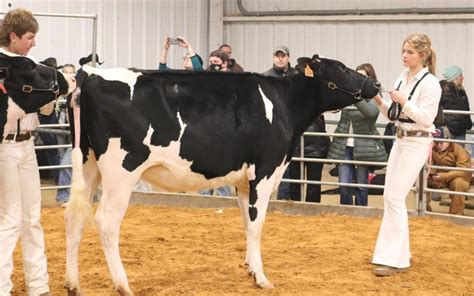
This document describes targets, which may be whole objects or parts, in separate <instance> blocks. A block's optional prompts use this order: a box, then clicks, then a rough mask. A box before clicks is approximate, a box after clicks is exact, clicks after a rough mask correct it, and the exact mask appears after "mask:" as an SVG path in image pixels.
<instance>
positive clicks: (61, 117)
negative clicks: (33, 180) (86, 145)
mask: <svg viewBox="0 0 474 296" xmlns="http://www.w3.org/2000/svg"><path fill="white" fill-rule="evenodd" d="M62 72H63V74H66V75H71V76H75V73H76V67H75V66H74V65H73V64H64V66H63V68H62ZM57 112H58V123H59V124H68V123H69V119H68V108H67V102H66V101H60V102H59V104H58V107H57ZM63 129H64V130H69V128H63ZM56 138H57V140H58V144H59V145H65V144H69V143H70V142H71V139H70V138H71V137H70V136H69V135H57V136H56ZM58 151H59V159H60V160H61V161H62V159H63V157H64V153H65V152H66V148H59V149H58ZM60 174H61V172H60Z"/></svg>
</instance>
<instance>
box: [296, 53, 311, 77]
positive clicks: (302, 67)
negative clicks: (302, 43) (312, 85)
mask: <svg viewBox="0 0 474 296" xmlns="http://www.w3.org/2000/svg"><path fill="white" fill-rule="evenodd" d="M296 62H297V63H298V64H297V65H296V67H295V69H296V71H298V73H304V74H305V75H306V76H308V75H307V70H306V69H307V68H308V64H310V63H312V62H313V60H311V59H310V58H307V57H302V58H298V59H297V60H296ZM310 77H312V76H310Z"/></svg>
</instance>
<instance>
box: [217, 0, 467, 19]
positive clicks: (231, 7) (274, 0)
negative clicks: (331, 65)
mask: <svg viewBox="0 0 474 296" xmlns="http://www.w3.org/2000/svg"><path fill="white" fill-rule="evenodd" d="M224 1H225V11H224V14H225V15H227V16H229V15H240V14H241V13H240V11H239V8H238V6H237V1H236V0H224ZM242 4H243V6H244V7H245V8H246V9H247V10H248V11H284V10H321V9H326V10H332V9H357V8H358V9H379V8H412V7H425V8H434V7H474V3H473V1H472V0H450V1H439V0H423V1H420V0H418V1H414V0H317V1H315V0H291V1H290V0H243V1H242Z"/></svg>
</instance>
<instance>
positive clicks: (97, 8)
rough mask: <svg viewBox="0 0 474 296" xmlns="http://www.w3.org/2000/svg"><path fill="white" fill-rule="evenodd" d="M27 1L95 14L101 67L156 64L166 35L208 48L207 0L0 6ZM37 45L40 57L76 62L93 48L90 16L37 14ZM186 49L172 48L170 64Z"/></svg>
mask: <svg viewBox="0 0 474 296" xmlns="http://www.w3.org/2000/svg"><path fill="white" fill-rule="evenodd" d="M9 3H11V4H12V8H17V7H24V8H27V9H29V10H31V11H33V13H61V14H97V15H98V43H97V53H98V54H99V57H100V59H101V60H105V64H104V65H103V67H119V66H120V67H136V68H156V67H157V66H158V61H159V57H160V54H161V50H162V47H163V46H162V43H163V36H164V35H166V34H169V35H170V36H178V35H180V36H185V37H186V38H187V39H188V41H189V42H190V43H191V44H192V45H193V48H194V49H195V50H196V51H197V52H207V51H208V48H207V46H208V45H207V44H208V41H207V40H208V36H207V35H208V14H209V4H208V1H207V0H193V1H190V0H175V1H172V0H161V1H159V0H157V1H155V0H117V1H114V0H43V1H38V0H10V1H8V0H7V1H3V0H1V1H0V7H1V11H8V10H9V9H10V8H9V6H8V4H9ZM37 19H38V22H39V23H40V31H39V34H38V35H37V36H38V37H37V47H36V48H34V49H33V50H32V52H31V54H32V55H33V56H35V57H36V58H37V59H39V60H42V59H44V58H46V57H49V56H55V57H56V58H57V59H58V63H60V64H63V63H67V62H72V63H73V64H76V65H78V60H79V58H81V57H83V56H86V55H88V54H90V53H91V51H92V20H91V19H77V18H59V17H44V16H38V17H37ZM185 52H186V50H185V49H183V48H172V49H171V50H170V55H169V64H170V66H171V67H175V68H181V67H182V57H183V55H184V54H185Z"/></svg>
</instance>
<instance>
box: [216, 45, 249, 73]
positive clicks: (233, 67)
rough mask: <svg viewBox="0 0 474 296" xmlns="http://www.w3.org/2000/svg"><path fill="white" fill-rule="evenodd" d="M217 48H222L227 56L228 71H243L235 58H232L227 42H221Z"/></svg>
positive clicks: (230, 48)
mask: <svg viewBox="0 0 474 296" xmlns="http://www.w3.org/2000/svg"><path fill="white" fill-rule="evenodd" d="M219 50H222V51H223V52H225V53H226V54H227V55H228V56H229V71H230V72H236V73H237V72H244V69H243V68H242V66H240V65H239V64H238V63H237V62H236V61H235V59H233V58H232V47H230V45H229V44H222V45H221V46H219Z"/></svg>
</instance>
